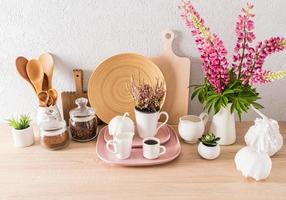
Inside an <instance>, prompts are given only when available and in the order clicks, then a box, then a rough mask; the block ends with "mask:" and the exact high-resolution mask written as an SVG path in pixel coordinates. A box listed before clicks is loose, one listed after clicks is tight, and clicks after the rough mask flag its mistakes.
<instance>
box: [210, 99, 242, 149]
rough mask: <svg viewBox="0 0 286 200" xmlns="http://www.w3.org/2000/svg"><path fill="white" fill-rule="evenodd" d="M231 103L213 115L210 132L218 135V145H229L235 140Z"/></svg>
mask: <svg viewBox="0 0 286 200" xmlns="http://www.w3.org/2000/svg"><path fill="white" fill-rule="evenodd" d="M230 107H231V104H228V105H227V106H226V107H225V108H222V109H221V110H220V111H219V112H218V113H217V114H215V115H214V116H213V119H212V123H211V127H210V132H211V133H213V134H215V135H216V136H217V137H220V140H219V141H218V143H219V144H220V145H231V144H233V143H235V141H236V133H235V118H234V113H231V112H230Z"/></svg>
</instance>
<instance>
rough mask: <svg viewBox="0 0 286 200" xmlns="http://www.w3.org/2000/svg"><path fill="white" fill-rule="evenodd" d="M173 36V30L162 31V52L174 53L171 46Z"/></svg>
mask: <svg viewBox="0 0 286 200" xmlns="http://www.w3.org/2000/svg"><path fill="white" fill-rule="evenodd" d="M174 38H175V33H174V32H173V31H164V32H163V42H164V53H169V54H174V53H173V48H172V45H173V40H174Z"/></svg>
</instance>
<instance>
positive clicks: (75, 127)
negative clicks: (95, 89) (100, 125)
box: [69, 98, 97, 142]
mask: <svg viewBox="0 0 286 200" xmlns="http://www.w3.org/2000/svg"><path fill="white" fill-rule="evenodd" d="M87 102H88V101H87V99H86V98H78V99H76V100H75V103H76V105H77V107H76V108H75V109H72V110H71V111H70V113H69V114H70V120H69V127H70V133H71V137H72V139H73V140H75V141H78V142H87V141H91V140H93V139H94V138H96V136H97V117H96V115H95V111H94V110H93V109H92V108H91V107H88V106H87Z"/></svg>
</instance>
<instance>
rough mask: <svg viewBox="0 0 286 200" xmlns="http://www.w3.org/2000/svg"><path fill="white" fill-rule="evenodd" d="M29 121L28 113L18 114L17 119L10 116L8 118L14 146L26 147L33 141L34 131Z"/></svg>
mask: <svg viewBox="0 0 286 200" xmlns="http://www.w3.org/2000/svg"><path fill="white" fill-rule="evenodd" d="M30 122H31V119H30V117H29V115H20V116H19V118H18V119H17V118H11V119H9V120H8V123H9V126H10V127H11V128H12V133H13V139H14V144H15V146H16V147H27V146H31V145H32V144H33V143H34V133H33V128H32V127H31V126H30Z"/></svg>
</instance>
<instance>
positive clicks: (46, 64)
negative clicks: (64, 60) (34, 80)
mask: <svg viewBox="0 0 286 200" xmlns="http://www.w3.org/2000/svg"><path fill="white" fill-rule="evenodd" d="M39 62H40V63H41V64H42V66H43V70H44V73H45V74H46V75H47V77H48V87H49V88H52V78H53V71H54V59H53V57H52V56H51V54H49V53H44V54H42V55H40V57H39Z"/></svg>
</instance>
